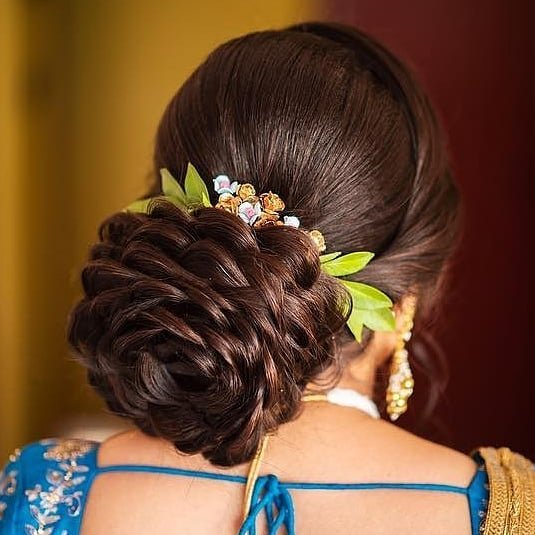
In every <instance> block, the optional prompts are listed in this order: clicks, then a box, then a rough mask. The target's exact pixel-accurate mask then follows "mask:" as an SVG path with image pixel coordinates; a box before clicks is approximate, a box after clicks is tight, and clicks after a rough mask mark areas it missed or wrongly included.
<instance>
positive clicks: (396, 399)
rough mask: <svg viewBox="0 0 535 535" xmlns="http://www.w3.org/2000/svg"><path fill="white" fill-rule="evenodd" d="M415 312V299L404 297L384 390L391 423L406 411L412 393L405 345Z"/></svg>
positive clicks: (411, 379)
mask: <svg viewBox="0 0 535 535" xmlns="http://www.w3.org/2000/svg"><path fill="white" fill-rule="evenodd" d="M415 310H416V298H415V297H414V296H407V297H405V298H404V299H403V305H402V311H401V314H402V323H403V326H402V327H401V329H400V330H399V331H398V333H397V339H396V345H395V348H394V353H393V355H392V362H391V364H390V378H389V380H388V388H387V390H386V404H387V405H386V411H387V413H388V415H389V416H390V420H392V421H395V420H397V419H398V418H399V417H400V416H401V415H402V414H403V413H404V412H405V411H406V410H407V400H408V399H409V397H410V396H411V394H412V393H413V391H414V378H413V377H412V371H411V368H410V365H409V354H408V352H407V350H406V349H405V344H406V343H407V342H408V341H409V340H410V338H411V334H412V332H411V331H412V327H413V319H414V312H415Z"/></svg>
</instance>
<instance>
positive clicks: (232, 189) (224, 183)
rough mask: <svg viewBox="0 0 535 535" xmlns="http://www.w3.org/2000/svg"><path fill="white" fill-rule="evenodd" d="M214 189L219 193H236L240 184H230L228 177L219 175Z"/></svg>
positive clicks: (215, 179) (215, 180) (235, 182)
mask: <svg viewBox="0 0 535 535" xmlns="http://www.w3.org/2000/svg"><path fill="white" fill-rule="evenodd" d="M214 189H215V191H216V192H217V193H219V194H221V193H236V190H237V189H238V182H237V181H236V180H235V181H234V182H232V183H231V182H230V178H229V177H228V176H227V175H218V176H216V177H215V178H214Z"/></svg>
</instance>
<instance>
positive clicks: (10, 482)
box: [0, 452, 18, 520]
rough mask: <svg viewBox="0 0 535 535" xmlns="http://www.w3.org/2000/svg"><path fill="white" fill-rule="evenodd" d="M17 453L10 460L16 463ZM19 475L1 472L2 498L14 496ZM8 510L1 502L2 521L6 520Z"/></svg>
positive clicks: (11, 472)
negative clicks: (5, 515) (5, 514)
mask: <svg viewBox="0 0 535 535" xmlns="http://www.w3.org/2000/svg"><path fill="white" fill-rule="evenodd" d="M15 455H16V452H15V453H14V454H13V455H10V457H9V460H10V461H12V462H14V461H15V460H16V457H15ZM17 475H18V472H17V471H16V470H10V471H9V472H3V471H2V472H0V498H1V497H2V496H12V495H13V494H15V492H16V491H17ZM6 510H7V503H6V502H4V501H3V500H0V520H2V518H4V513H5V512H6Z"/></svg>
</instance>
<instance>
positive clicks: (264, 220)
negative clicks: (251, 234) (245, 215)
mask: <svg viewBox="0 0 535 535" xmlns="http://www.w3.org/2000/svg"><path fill="white" fill-rule="evenodd" d="M278 219H279V214H270V213H269V212H262V213H261V214H260V217H259V218H258V219H257V220H256V221H255V224H254V226H255V227H263V226H265V225H276V224H280V225H283V224H284V223H283V222H282V221H278Z"/></svg>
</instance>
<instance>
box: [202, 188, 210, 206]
mask: <svg viewBox="0 0 535 535" xmlns="http://www.w3.org/2000/svg"><path fill="white" fill-rule="evenodd" d="M201 195H202V204H203V206H206V207H211V206H212V204H211V203H210V199H209V198H208V197H207V196H206V193H204V191H203V192H202V194H201Z"/></svg>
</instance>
